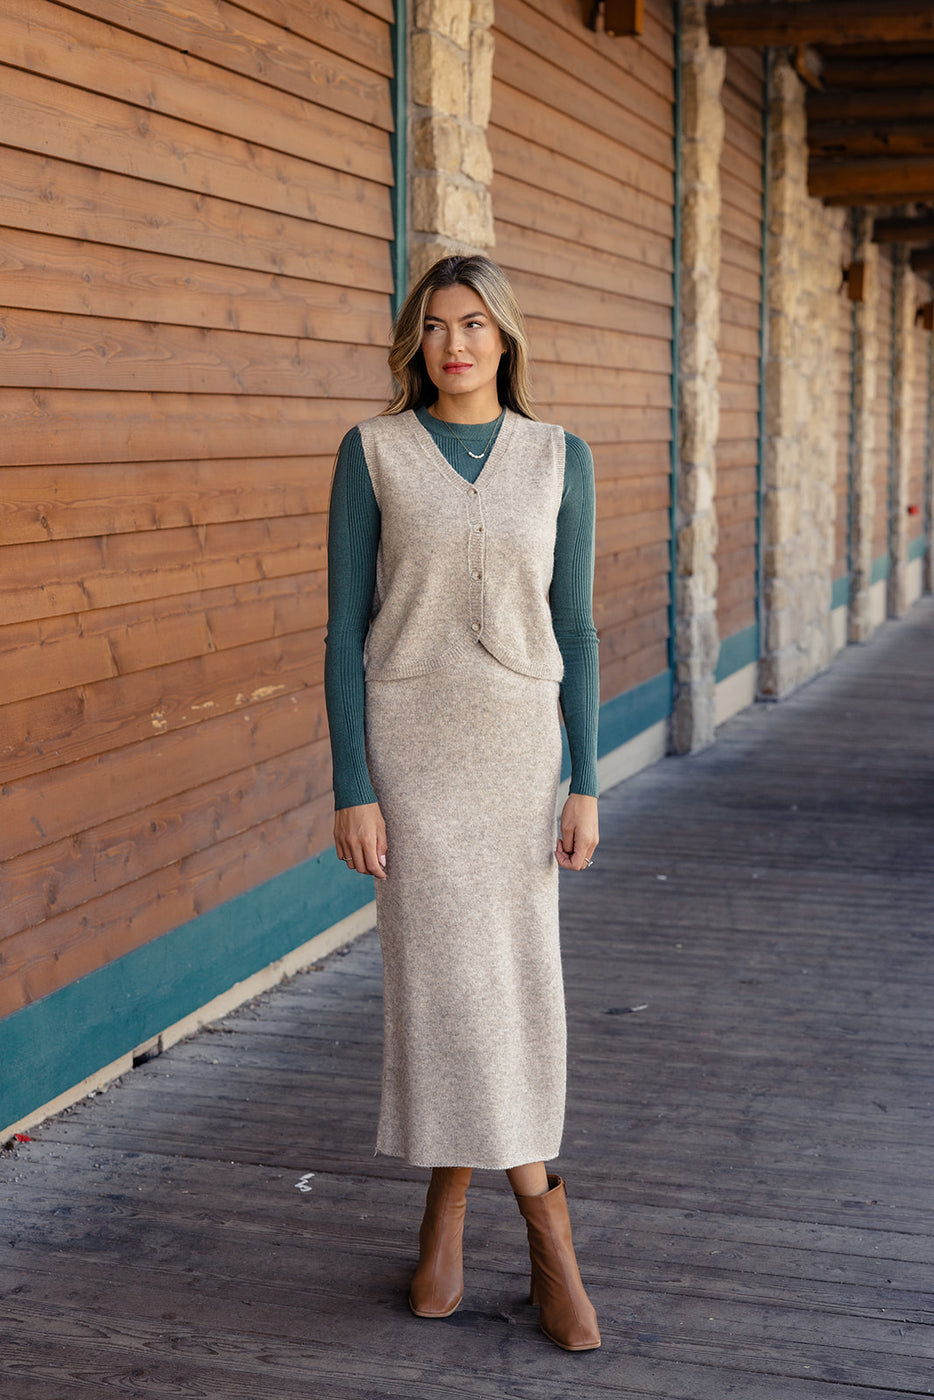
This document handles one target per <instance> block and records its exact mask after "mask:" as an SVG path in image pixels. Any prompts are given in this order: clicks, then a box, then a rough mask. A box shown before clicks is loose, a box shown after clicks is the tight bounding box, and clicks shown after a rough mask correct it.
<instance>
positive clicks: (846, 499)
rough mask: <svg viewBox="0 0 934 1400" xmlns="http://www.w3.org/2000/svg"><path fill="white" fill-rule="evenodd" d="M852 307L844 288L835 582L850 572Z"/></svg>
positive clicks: (847, 252) (849, 241) (848, 245)
mask: <svg viewBox="0 0 934 1400" xmlns="http://www.w3.org/2000/svg"><path fill="white" fill-rule="evenodd" d="M842 255H843V263H844V266H848V265H849V263H850V260H851V258H852V255H853V235H852V232H851V230H850V229H849V228H847V229H845V230H844V233H843V249H842ZM853 305H854V303H853V302H851V301H850V299H849V297H848V296H847V293H846V288H842V289H841V291H840V294H839V296H838V298H837V326H836V332H837V346H836V354H837V395H836V400H837V432H836V439H837V443H836V446H837V477H836V490H835V496H836V504H837V513H836V517H835V521H834V565H833V577H834V580H836V579H842V578H846V577H847V575H848V574H849V572H850V444H851V437H852V431H853V427H852V413H853Z"/></svg>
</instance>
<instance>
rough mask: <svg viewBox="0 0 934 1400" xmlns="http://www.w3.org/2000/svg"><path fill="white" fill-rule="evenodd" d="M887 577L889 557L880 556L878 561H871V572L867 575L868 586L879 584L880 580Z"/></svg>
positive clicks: (885, 555)
mask: <svg viewBox="0 0 934 1400" xmlns="http://www.w3.org/2000/svg"><path fill="white" fill-rule="evenodd" d="M888 576H889V556H888V555H887V554H880V555H879V558H878V559H873V561H872V571H871V573H870V575H869V582H870V585H872V584H874V583H881V582H882V580H883V579H885V578H888Z"/></svg>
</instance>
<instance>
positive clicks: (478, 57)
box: [470, 29, 493, 130]
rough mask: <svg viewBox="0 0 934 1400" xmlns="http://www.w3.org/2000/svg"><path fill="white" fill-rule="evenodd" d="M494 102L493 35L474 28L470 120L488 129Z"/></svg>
mask: <svg viewBox="0 0 934 1400" xmlns="http://www.w3.org/2000/svg"><path fill="white" fill-rule="evenodd" d="M492 102H493V35H492V34H491V33H490V31H489V30H488V29H474V30H473V32H472V33H471V36H470V120H471V121H472V122H473V124H474V126H479V127H480V128H481V129H484V130H485V129H486V126H487V124H488V122H489V120H490V107H491V105H492Z"/></svg>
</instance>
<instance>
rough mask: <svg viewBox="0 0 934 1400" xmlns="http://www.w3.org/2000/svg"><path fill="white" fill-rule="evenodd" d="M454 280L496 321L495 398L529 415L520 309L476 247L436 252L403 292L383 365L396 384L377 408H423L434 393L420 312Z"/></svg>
mask: <svg viewBox="0 0 934 1400" xmlns="http://www.w3.org/2000/svg"><path fill="white" fill-rule="evenodd" d="M457 286H461V287H470V288H471V290H472V291H475V292H476V293H477V296H478V297H480V298H481V300H482V301H483V303H484V305H485V306H486V308H487V310H488V311H489V313H490V315H491V316H492V317H493V320H494V321H495V322H496V324H497V326H498V327H499V333H500V335H501V336H502V339H503V344H504V345H505V347H506V350H505V354H504V355H503V357H502V359H501V360H500V362H499V369H498V371H497V374H496V390H497V393H498V395H499V401H500V403H501V404H503V405H504V406H505V407H506V408H511V409H512V410H513V412H515V413H521V414H522V416H523V418H534V417H535V412H534V410H533V408H532V393H531V389H530V387H529V342H528V336H527V335H526V330H525V322H524V320H523V319H522V312H521V311H520V310H519V303H518V302H517V301H516V295H515V292H514V291H513V290H512V287H511V286H510V285H509V280H508V278H507V277H506V274H505V272H503V269H502V268H501V267H497V265H496V263H495V262H492V261H491V260H490V259H489V258H485V257H484V256H483V255H482V254H480V253H476V254H473V255H472V256H471V257H452V258H442V259H441V260H440V261H439V262H436V263H435V264H434V266H433V267H430V268H429V269H428V271H427V272H426V273H425V274H424V276H423V277H421V278H419V280H418V281H417V282H416V284H415V286H414V287H413V288H412V290H411V291H410V292H409V294H408V296H407V297H406V299H405V303H404V305H403V306H402V308H401V310H400V311H399V314H398V315H397V317H396V319H395V321H394V322H393V327H392V344H391V346H390V349H389V368H390V370H391V371H392V376H393V378H394V379H395V381H396V384H397V386H398V387H397V389H396V393H395V395H394V396H393V398H392V400H391V402H390V403H388V404H387V406H386V407H385V408H384V409H383V413H404V412H405V411H406V409H408V408H427V407H429V406H430V405H431V404H433V403H434V401H435V399H436V398H437V397H438V390H437V387H436V386H435V385H434V384H433V383H432V381H431V379H430V378H429V377H428V370H427V369H426V367H425V357H424V355H423V354H422V336H423V335H424V333H425V316H426V314H427V311H428V303H429V301H430V300H431V298H432V296H433V295H434V293H435V292H438V291H442V290H443V289H444V288H446V287H457Z"/></svg>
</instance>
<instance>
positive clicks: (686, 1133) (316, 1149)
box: [0, 600, 934, 1400]
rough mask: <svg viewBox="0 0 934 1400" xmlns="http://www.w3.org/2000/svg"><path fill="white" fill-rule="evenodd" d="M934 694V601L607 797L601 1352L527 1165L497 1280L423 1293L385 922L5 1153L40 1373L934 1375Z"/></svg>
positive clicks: (729, 1392) (597, 1088) (12, 1344)
mask: <svg viewBox="0 0 934 1400" xmlns="http://www.w3.org/2000/svg"><path fill="white" fill-rule="evenodd" d="M932 692H934V605H932V603H931V602H930V601H929V600H928V601H926V602H925V603H923V604H921V605H919V606H918V607H917V608H916V609H915V610H914V612H913V613H912V615H911V617H910V619H909V620H908V621H906V622H903V623H899V624H893V625H890V626H889V627H887V628H886V629H885V630H884V632H883V633H882V635H880V636H878V637H877V638H876V639H875V640H874V641H873V642H872V643H871V644H870V645H869V646H868V647H865V648H860V649H857V648H851V649H850V650H849V651H848V652H847V653H846V655H845V656H843V657H842V658H841V659H840V661H839V662H838V663H837V664H836V666H835V667H834V668H833V670H832V671H831V672H829V673H828V674H827V675H825V676H823V677H822V678H820V679H819V680H818V681H816V682H814V683H813V684H812V685H810V686H808V687H807V688H806V689H805V690H803V691H802V692H801V693H800V694H798V695H796V696H795V697H793V698H792V699H791V700H790V701H788V702H786V703H785V704H783V705H781V706H776V707H765V706H759V707H756V708H755V709H754V710H752V711H749V712H747V713H746V714H744V715H742V716H740V717H739V718H737V719H736V720H735V721H733V722H732V723H731V724H729V725H728V726H727V727H726V728H725V729H724V730H723V731H722V732H721V735H720V738H719V739H718V742H717V744H716V746H715V747H714V748H712V749H711V750H710V751H708V752H707V753H705V754H703V755H700V756H698V757H696V758H693V759H687V760H685V759H681V760H669V761H666V762H664V763H661V764H659V765H658V766H656V767H655V768H653V769H651V770H650V771H648V772H645V773H643V774H641V775H639V776H638V777H637V778H635V779H633V780H632V781H631V782H629V783H627V784H625V785H623V786H621V787H619V788H617V789H615V790H614V791H613V792H611V793H609V794H608V796H607V798H606V799H605V801H604V803H603V804H602V814H603V816H602V820H603V836H604V840H603V845H602V846H601V848H600V851H599V853H598V859H597V862H596V863H595V865H594V869H593V871H592V872H589V873H588V874H587V876H586V877H583V876H582V877H579V878H577V879H576V880H575V879H574V878H573V877H572V879H571V881H569V882H568V883H567V884H565V885H564V886H563V899H564V910H563V913H564V918H563V929H564V943H565V950H566V971H567V982H568V994H569V1016H570V1044H571V1066H570V1100H569V1114H568V1127H567V1134H566V1140H565V1149H564V1152H563V1155H562V1158H561V1161H560V1168H561V1170H562V1171H563V1172H564V1173H565V1175H566V1176H567V1178H568V1182H569V1187H570V1192H571V1196H572V1211H573V1214H574V1217H575V1222H576V1236H577V1244H578V1252H579V1255H580V1258H581V1262H582V1267H583V1271H584V1274H585V1277H586V1279H587V1281H588V1283H589V1285H590V1288H591V1292H592V1296H593V1299H594V1302H595V1304H596V1307H597V1311H598V1314H599V1316H600V1319H601V1323H602V1327H603V1336H604V1346H603V1349H602V1350H601V1351H599V1352H592V1353H588V1354H586V1355H582V1356H568V1355H566V1354H564V1353H562V1352H560V1351H558V1350H557V1349H556V1348H555V1347H553V1346H551V1345H550V1344H549V1343H548V1342H547V1341H545V1339H544V1338H543V1337H542V1336H541V1335H540V1334H539V1333H538V1331H537V1327H536V1321H535V1315H534V1313H533V1312H532V1310H531V1309H530V1308H529V1306H528V1305H527V1303H526V1302H525V1300H524V1297H525V1289H526V1277H527V1276H526V1272H525V1269H524V1240H523V1232H522V1227H521V1222H520V1220H519V1218H518V1214H517V1212H516V1210H515V1208H514V1205H513V1203H512V1200H511V1197H510V1196H509V1194H508V1191H507V1190H506V1188H505V1178H503V1177H502V1176H501V1175H494V1174H490V1173H477V1174H476V1177H475V1183H476V1184H475V1187H474V1189H473V1190H472V1192H471V1204H470V1215H469V1221H468V1246H467V1248H468V1255H467V1258H468V1269H467V1289H468V1292H467V1296H466V1298H465V1301H464V1304H463V1306H462V1308H461V1310H460V1311H459V1312H458V1313H456V1314H455V1315H454V1316H453V1317H452V1318H450V1319H448V1320H447V1321H445V1322H434V1323H431V1322H424V1321H419V1320H417V1319H415V1318H413V1317H412V1316H411V1315H410V1314H409V1312H408V1310H407V1307H406V1303H405V1290H406V1286H407V1282H408V1278H409V1275H410V1272H411V1267H412V1262H413V1258H414V1252H415V1248H416V1232H417V1225H418V1218H419V1213H420V1204H421V1196H422V1190H423V1188H422V1184H421V1183H422V1182H423V1181H424V1179H425V1175H426V1174H425V1173H423V1172H417V1171H414V1170H411V1169H408V1168H406V1167H405V1166H404V1165H402V1164H400V1163H397V1162H393V1161H388V1160H386V1159H375V1158H373V1157H371V1156H369V1155H368V1153H369V1151H370V1149H371V1144H372V1141H373V1137H374V1128H375V1115H376V1108H377V1100H378V1077H379V1017H380V1004H379V956H378V950H377V946H376V942H375V938H374V936H373V935H369V936H367V937H366V938H364V939H362V940H361V941H360V942H358V943H357V944H355V945H354V946H353V947H352V948H351V949H350V950H349V951H347V952H346V953H345V954H344V955H343V956H341V955H336V956H334V957H331V958H329V959H328V960H327V961H326V962H325V963H323V964H322V965H321V966H320V968H318V969H316V970H313V971H311V972H309V973H306V974H303V975H302V976H300V977H297V978H295V979H294V980H293V981H292V982H291V983H289V984H288V985H286V986H284V987H282V988H280V989H278V990H276V991H275V992H272V993H270V994H268V995H267V996H265V997H263V998H262V999H260V1000H259V1001H257V1002H255V1003H253V1004H251V1005H250V1006H248V1007H246V1008H244V1009H243V1010H242V1011H240V1012H239V1013H237V1014H236V1015H233V1016H231V1017H229V1018H228V1019H227V1020H226V1021H225V1022H223V1023H220V1024H218V1025H217V1026H216V1027H214V1028H212V1030H211V1031H209V1032H204V1033H202V1034H201V1035H199V1036H198V1037H197V1038H195V1039H193V1040H191V1041H189V1042H187V1043H185V1044H183V1045H179V1046H177V1047H176V1048H175V1049H173V1050H172V1051H170V1052H169V1053H167V1054H166V1055H164V1056H162V1057H161V1058H160V1059H158V1060H155V1061H153V1062H151V1063H150V1064H148V1065H146V1066H144V1067H142V1068H140V1069H138V1070H136V1071H134V1072H133V1073H132V1074H131V1075H128V1076H127V1077H126V1078H125V1079H124V1080H123V1081H122V1082H121V1083H120V1084H118V1085H116V1086H114V1087H113V1088H111V1090H110V1091H109V1092H107V1093H106V1094H103V1095H101V1096H99V1097H97V1098H95V1099H93V1100H92V1101H90V1102H88V1103H86V1104H83V1105H81V1106H79V1107H78V1108H76V1109H75V1110H73V1111H71V1112H70V1113H68V1114H66V1115H64V1116H62V1117H61V1118H59V1119H56V1120H53V1121H50V1122H49V1123H47V1124H45V1125H44V1126H43V1127H41V1128H40V1129H38V1130H36V1131H35V1134H34V1137H35V1141H34V1142H33V1143H31V1144H29V1145H27V1146H25V1147H22V1148H20V1149H18V1150H17V1151H16V1152H15V1154H8V1155H5V1157H4V1159H3V1161H2V1165H0V1172H2V1189H0V1212H2V1220H0V1224H2V1229H0V1249H2V1275H0V1280H2V1281H0V1297H2V1315H3V1324H2V1330H3V1333H4V1337H3V1343H2V1371H3V1394H4V1396H5V1397H7V1400H107V1397H110V1396H113V1397H120V1398H121V1400H135V1398H136V1397H139V1398H140V1400H143V1397H145V1400H153V1398H154V1397H160V1398H161V1397H166V1400H168V1397H174V1398H178V1400H182V1398H183V1397H184V1400H190V1398H191V1397H205V1400H241V1397H249V1398H250V1400H293V1398H294V1400H403V1398H404V1400H455V1398H456V1397H461V1396H469V1397H480V1400H499V1397H516V1400H598V1397H600V1398H601V1400H607V1397H618V1398H619V1400H627V1397H640V1398H641V1397H662V1398H663V1400H723V1398H724V1397H727V1396H730V1397H742V1398H743V1400H857V1397H858V1400H883V1397H885V1400H898V1397H901V1396H908V1395H912V1396H914V1395H931V1394H934V1345H932V1342H934V1329H932V1327H931V1323H932V1318H934V1313H932V1293H931V1288H932V1268H931V1265H932V1233H934V1231H932V1213H931V1207H932V1202H934V1196H932V1189H934V1188H932V1184H931V1178H932V1167H931V1163H932V1152H934V1113H932V1103H931V1082H932V1081H931V1048H932V1044H931V1043H932V1039H934V1026H932V1013H931V1003H932V999H934V966H932V959H931V953H932V939H934V821H932V819H934V722H932V720H934V700H932Z"/></svg>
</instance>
